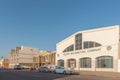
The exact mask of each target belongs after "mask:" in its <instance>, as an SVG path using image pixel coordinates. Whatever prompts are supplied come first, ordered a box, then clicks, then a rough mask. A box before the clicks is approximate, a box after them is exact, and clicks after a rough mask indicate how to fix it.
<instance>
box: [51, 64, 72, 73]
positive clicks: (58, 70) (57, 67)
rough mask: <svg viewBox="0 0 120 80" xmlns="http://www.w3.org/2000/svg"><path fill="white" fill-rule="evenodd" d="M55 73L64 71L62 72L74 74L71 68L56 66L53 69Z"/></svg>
mask: <svg viewBox="0 0 120 80" xmlns="http://www.w3.org/2000/svg"><path fill="white" fill-rule="evenodd" d="M53 72H54V73H62V74H72V73H73V71H71V70H69V69H65V68H63V67H59V66H56V67H55V68H54V70H53Z"/></svg>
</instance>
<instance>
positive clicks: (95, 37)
mask: <svg viewBox="0 0 120 80" xmlns="http://www.w3.org/2000/svg"><path fill="white" fill-rule="evenodd" d="M56 62H57V63H56V64H57V65H59V66H63V67H66V68H71V69H75V70H81V71H111V72H120V27H119V25H115V26H109V27H104V28H98V29H92V30H85V31H79V32H76V33H75V34H73V35H71V36H69V37H68V38H66V39H64V40H63V41H61V42H59V43H57V44H56Z"/></svg>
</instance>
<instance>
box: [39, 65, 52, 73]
mask: <svg viewBox="0 0 120 80" xmlns="http://www.w3.org/2000/svg"><path fill="white" fill-rule="evenodd" d="M37 71H38V72H50V70H49V68H48V67H46V66H41V67H39V68H38V69H37Z"/></svg>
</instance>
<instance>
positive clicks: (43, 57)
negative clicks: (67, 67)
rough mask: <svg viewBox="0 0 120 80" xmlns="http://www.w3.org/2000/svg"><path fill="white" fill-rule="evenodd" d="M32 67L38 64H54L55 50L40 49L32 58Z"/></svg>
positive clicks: (38, 65) (36, 66)
mask: <svg viewBox="0 0 120 80" xmlns="http://www.w3.org/2000/svg"><path fill="white" fill-rule="evenodd" d="M33 62H34V67H35V68H38V67H40V66H55V52H52V51H41V52H40V53H39V54H37V55H35V56H34V58H33Z"/></svg>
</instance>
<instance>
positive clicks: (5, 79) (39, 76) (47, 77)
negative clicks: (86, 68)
mask: <svg viewBox="0 0 120 80" xmlns="http://www.w3.org/2000/svg"><path fill="white" fill-rule="evenodd" d="M0 80H120V78H118V77H101V76H95V75H83V74H81V75H63V74H53V73H38V72H36V71H31V72H30V71H23V70H22V71H17V70H0Z"/></svg>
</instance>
